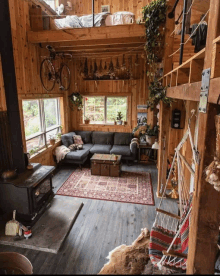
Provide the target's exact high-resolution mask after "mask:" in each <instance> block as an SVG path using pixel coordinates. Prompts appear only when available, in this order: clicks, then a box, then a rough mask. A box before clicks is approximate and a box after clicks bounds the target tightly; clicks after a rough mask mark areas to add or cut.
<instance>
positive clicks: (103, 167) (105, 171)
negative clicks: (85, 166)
mask: <svg viewBox="0 0 220 276" xmlns="http://www.w3.org/2000/svg"><path fill="white" fill-rule="evenodd" d="M115 157H116V158H117V160H116V159H115ZM90 160H91V174H92V175H101V176H114V177H118V176H120V171H121V170H120V168H121V155H112V154H100V153H95V154H94V155H93V156H92V158H91V159H90Z"/></svg>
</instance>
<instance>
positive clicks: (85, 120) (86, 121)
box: [84, 116, 90, 125]
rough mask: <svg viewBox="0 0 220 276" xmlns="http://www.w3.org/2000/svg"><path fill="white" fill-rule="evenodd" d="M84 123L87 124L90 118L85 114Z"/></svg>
mask: <svg viewBox="0 0 220 276" xmlns="http://www.w3.org/2000/svg"><path fill="white" fill-rule="evenodd" d="M84 123H85V124H86V125H88V124H89V123H90V118H89V117H88V116H85V118H84Z"/></svg>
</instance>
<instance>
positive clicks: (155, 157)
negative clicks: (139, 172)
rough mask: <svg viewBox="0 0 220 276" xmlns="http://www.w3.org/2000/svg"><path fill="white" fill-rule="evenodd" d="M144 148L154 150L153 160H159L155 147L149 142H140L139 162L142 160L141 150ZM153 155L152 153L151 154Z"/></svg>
mask: <svg viewBox="0 0 220 276" xmlns="http://www.w3.org/2000/svg"><path fill="white" fill-rule="evenodd" d="M142 149H144V150H146V149H149V150H150V151H153V156H154V157H153V160H152V159H151V160H152V161H155V162H156V160H157V150H155V149H152V146H150V145H148V144H147V143H140V144H139V148H138V162H141V150H142ZM150 155H151V154H150Z"/></svg>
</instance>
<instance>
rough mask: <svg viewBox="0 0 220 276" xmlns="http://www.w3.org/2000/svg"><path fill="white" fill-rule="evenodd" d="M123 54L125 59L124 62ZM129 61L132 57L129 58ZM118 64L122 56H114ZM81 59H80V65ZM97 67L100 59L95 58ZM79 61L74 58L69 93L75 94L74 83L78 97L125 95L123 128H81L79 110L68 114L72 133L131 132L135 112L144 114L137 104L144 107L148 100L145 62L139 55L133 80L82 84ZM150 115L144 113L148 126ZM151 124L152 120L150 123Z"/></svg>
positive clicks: (84, 126)
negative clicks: (125, 123) (125, 108)
mask: <svg viewBox="0 0 220 276" xmlns="http://www.w3.org/2000/svg"><path fill="white" fill-rule="evenodd" d="M127 57H128V56H127V55H125V59H126V60H127ZM132 58H133V62H134V59H135V56H133V57H132ZM118 59H119V63H120V64H121V62H122V56H119V57H118ZM84 60H85V59H83V60H81V61H82V62H84ZM105 61H106V63H107V66H108V64H109V62H110V58H106V59H104V60H103V61H102V65H103V66H104V62H105ZM112 61H113V64H114V65H115V64H116V58H113V59H112ZM91 62H92V63H93V62H94V59H93V60H92V59H90V58H88V67H90V63H91ZM96 62H97V65H99V62H100V60H99V59H96ZM79 67H80V60H79V59H77V60H75V61H74V63H73V67H72V72H73V75H72V76H73V78H72V79H73V80H74V82H72V85H71V89H70V90H71V91H72V92H76V91H75V84H77V87H78V91H79V92H80V93H81V94H84V95H87V96H90V95H96V96H97V95H109V96H110V95H117V96H120V95H121V96H128V118H127V123H128V124H127V125H126V126H115V125H110V126H109V125H85V124H84V125H83V124H82V111H77V110H76V109H75V110H74V111H71V123H72V124H71V126H72V130H76V129H78V130H96V131H117V132H131V131H132V130H133V128H134V127H135V126H136V125H137V112H146V110H141V109H140V110H139V109H138V110H137V105H143V104H146V101H147V98H148V85H147V77H146V72H145V59H144V58H141V57H140V55H139V65H138V66H136V67H133V68H134V70H133V72H134V77H136V78H137V79H134V80H125V81H123V80H105V81H86V80H83V79H82V77H81V76H80V74H79ZM153 120H154V116H153V113H152V112H151V111H150V110H148V123H149V124H153ZM154 121H155V120H154Z"/></svg>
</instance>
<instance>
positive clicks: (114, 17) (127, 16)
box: [105, 11, 135, 26]
mask: <svg viewBox="0 0 220 276" xmlns="http://www.w3.org/2000/svg"><path fill="white" fill-rule="evenodd" d="M134 19H135V15H134V13H132V12H127V11H120V12H115V13H113V14H111V15H108V16H107V18H106V20H105V25H106V26H115V25H124V24H133V23H134Z"/></svg>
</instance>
